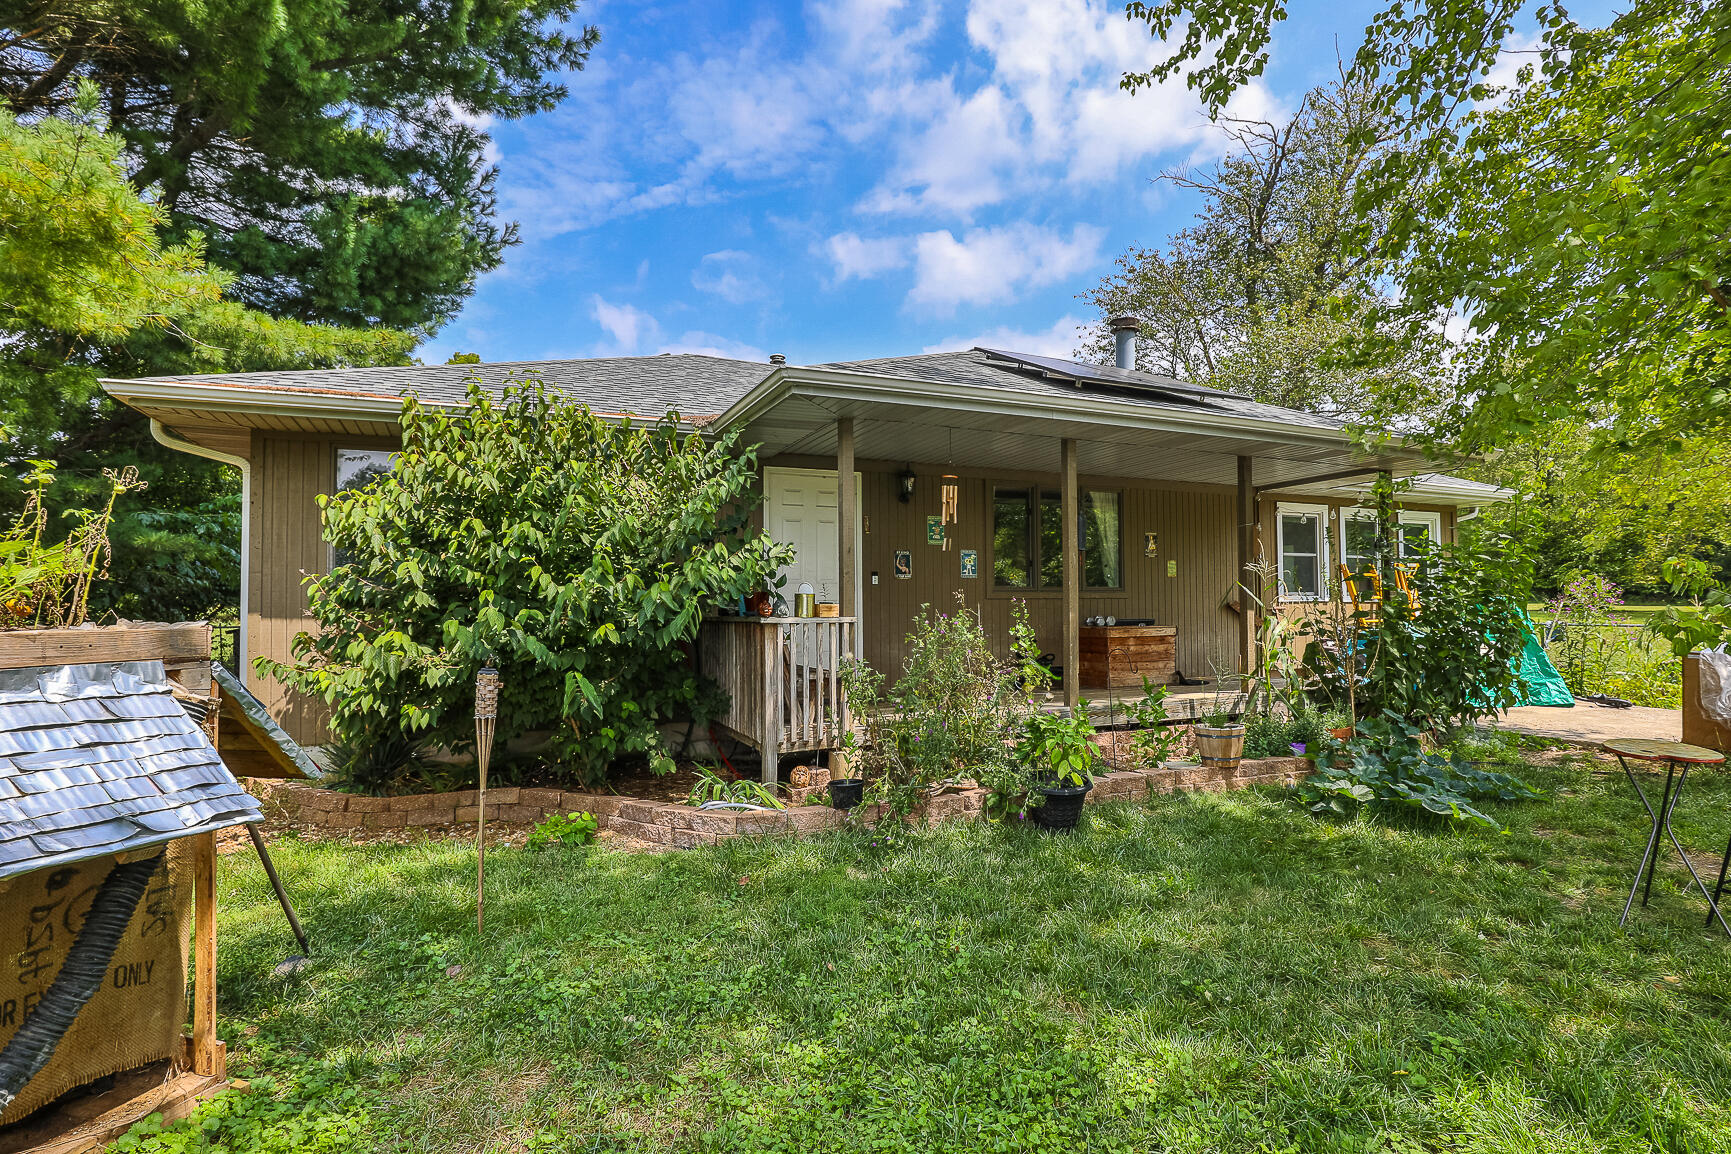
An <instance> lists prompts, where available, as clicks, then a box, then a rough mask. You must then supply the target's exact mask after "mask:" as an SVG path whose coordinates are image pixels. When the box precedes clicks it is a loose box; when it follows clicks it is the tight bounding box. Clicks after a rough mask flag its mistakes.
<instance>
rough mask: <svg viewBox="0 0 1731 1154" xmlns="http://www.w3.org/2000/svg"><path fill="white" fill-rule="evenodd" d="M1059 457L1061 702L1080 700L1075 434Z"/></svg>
mask: <svg viewBox="0 0 1731 1154" xmlns="http://www.w3.org/2000/svg"><path fill="white" fill-rule="evenodd" d="M1059 455H1060V458H1061V459H1062V461H1063V465H1062V468H1063V472H1064V484H1063V493H1064V498H1063V500H1064V504H1063V510H1064V533H1063V543H1064V704H1065V705H1067V706H1069V707H1070V708H1071V709H1075V708H1076V707H1077V705H1078V704H1079V703H1080V702H1081V700H1082V541H1081V539H1080V537H1079V536H1078V534H1077V530H1078V529H1080V528H1081V509H1082V504H1081V493H1080V492H1079V491H1078V490H1077V488H1076V438H1074V437H1065V438H1064V440H1063V445H1062V447H1061V452H1060V454H1059Z"/></svg>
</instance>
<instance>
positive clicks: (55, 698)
mask: <svg viewBox="0 0 1731 1154" xmlns="http://www.w3.org/2000/svg"><path fill="white" fill-rule="evenodd" d="M0 698H3V699H4V704H3V705H0V724H5V725H7V726H8V727H9V728H8V730H7V731H6V732H3V733H0V741H3V742H4V743H5V744H4V745H3V746H0V748H4V749H5V750H6V751H7V753H6V755H4V756H0V837H3V838H4V839H5V840H3V841H0V878H6V877H10V876H13V875H15V874H20V873H25V872H28V871H31V870H35V869H42V868H47V867H48V866H52V865H59V864H63V863H66V862H70V861H78V860H81V859H83V858H87V857H95V856H98V855H100V854H108V853H115V852H118V851H120V850H126V849H137V848H144V847H146V846H151V845H156V844H158V843H160V842H163V841H168V840H172V839H174V838H178V837H184V836H186V835H188V834H193V833H203V832H206V831H209V830H215V829H223V828H226V827H228V826H233V825H241V824H244V823H246V822H252V821H257V820H259V818H260V816H261V815H260V813H259V808H258V803H257V802H256V801H255V800H254V799H253V798H252V797H251V796H250V795H249V794H247V792H246V791H245V790H243V789H242V788H241V786H240V783H239V782H237V781H236V780H235V779H234V776H233V775H232V774H230V773H229V772H228V769H227V768H226V767H225V766H224V765H223V764H222V761H221V759H220V758H218V756H217V753H216V750H215V749H213V748H212V747H211V745H210V742H209V740H208V739H207V738H206V737H205V735H204V733H203V732H202V731H201V730H199V729H198V728H197V726H196V725H195V724H194V722H193V721H192V719H191V718H189V717H188V716H187V715H186V713H185V712H184V711H183V710H182V709H181V708H180V706H179V704H178V703H177V702H176V701H175V699H174V696H173V693H172V691H171V690H170V688H169V684H168V681H167V678H166V677H165V676H164V675H163V672H162V666H161V665H160V664H159V663H154V662H144V663H129V664H114V665H82V666H62V667H56V668H52V669H38V670H11V671H6V672H5V675H4V676H3V677H0ZM14 750H15V751H16V752H12V751H14Z"/></svg>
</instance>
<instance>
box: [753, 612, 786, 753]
mask: <svg viewBox="0 0 1731 1154" xmlns="http://www.w3.org/2000/svg"><path fill="white" fill-rule="evenodd" d="M759 640H760V643H761V644H762V646H763V744H762V745H761V746H760V747H759V748H758V753H759V754H760V755H761V756H762V758H763V773H762V774H761V775H760V776H761V777H762V778H763V784H765V785H774V784H775V780H776V774H777V773H778V772H779V771H780V763H781V722H782V713H781V691H782V687H783V686H784V685H785V684H786V680H787V677H788V671H787V670H786V669H785V668H784V667H783V665H784V663H783V662H782V659H781V654H782V646H781V625H780V624H778V623H776V622H771V621H766V622H764V623H763V626H762V628H761V630H760V631H759Z"/></svg>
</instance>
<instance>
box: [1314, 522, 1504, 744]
mask: <svg viewBox="0 0 1731 1154" xmlns="http://www.w3.org/2000/svg"><path fill="white" fill-rule="evenodd" d="M1378 554H1379V555H1378V557H1377V559H1376V561H1375V563H1376V564H1378V565H1380V566H1382V567H1383V569H1384V571H1385V572H1386V573H1388V574H1389V578H1388V579H1387V580H1386V581H1385V582H1384V593H1385V597H1384V600H1383V602H1382V604H1381V605H1380V606H1379V617H1380V620H1378V621H1377V622H1376V623H1375V624H1374V625H1373V624H1372V623H1371V621H1370V620H1369V619H1368V612H1358V613H1354V612H1352V611H1351V610H1350V609H1349V608H1347V607H1346V606H1344V605H1342V603H1341V602H1340V601H1338V600H1336V601H1333V602H1331V603H1325V606H1324V607H1323V608H1322V609H1321V611H1319V612H1317V613H1315V614H1313V615H1312V616H1311V617H1309V618H1308V619H1307V620H1306V621H1305V622H1304V626H1303V631H1304V632H1305V633H1307V634H1309V635H1310V636H1311V638H1312V640H1311V642H1310V643H1309V644H1308V645H1307V646H1306V648H1305V654H1304V665H1305V667H1306V668H1307V669H1308V670H1309V671H1310V673H1311V674H1312V676H1313V677H1314V678H1315V679H1316V680H1315V684H1314V688H1313V690H1312V696H1313V697H1314V698H1316V699H1317V701H1318V703H1319V704H1321V705H1323V706H1324V707H1325V708H1329V709H1337V710H1344V711H1346V712H1347V713H1349V714H1351V715H1352V716H1355V717H1357V718H1367V717H1371V718H1374V717H1380V716H1382V715H1383V714H1385V713H1392V714H1393V715H1394V716H1396V717H1399V718H1402V719H1403V720H1405V721H1407V722H1410V723H1412V724H1413V725H1415V726H1417V727H1418V728H1420V729H1426V730H1433V731H1437V732H1447V731H1452V730H1455V729H1457V728H1461V727H1464V726H1467V725H1469V724H1471V723H1472V722H1473V721H1474V720H1476V719H1477V718H1480V717H1484V716H1487V715H1489V714H1493V713H1495V712H1496V711H1498V710H1499V709H1504V708H1507V707H1508V706H1509V705H1511V704H1513V703H1514V701H1515V700H1516V697H1517V689H1518V686H1519V682H1520V654H1521V650H1522V648H1523V647H1524V645H1525V643H1526V636H1525V622H1524V610H1525V606H1526V603H1527V594H1528V591H1529V590H1530V588H1531V585H1532V564H1531V561H1530V559H1529V558H1528V557H1527V555H1526V554H1525V553H1524V552H1523V551H1522V550H1521V549H1520V547H1519V545H1518V544H1517V543H1516V542H1515V541H1514V540H1512V539H1510V538H1507V537H1501V536H1498V537H1490V538H1486V539H1484V540H1478V539H1474V540H1472V541H1469V542H1463V543H1460V544H1454V545H1444V546H1441V547H1438V548H1433V549H1421V551H1420V553H1419V555H1418V556H1417V557H1416V558H1414V559H1413V561H1412V562H1411V564H1410V569H1409V574H1410V576H1409V584H1410V589H1411V592H1410V595H1407V594H1403V593H1401V592H1400V591H1399V589H1398V588H1397V586H1396V582H1395V581H1394V580H1393V576H1392V575H1393V572H1394V562H1393V559H1392V551H1391V550H1388V548H1387V544H1386V543H1384V542H1379V543H1378Z"/></svg>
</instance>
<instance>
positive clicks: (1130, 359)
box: [1106, 313, 1142, 370]
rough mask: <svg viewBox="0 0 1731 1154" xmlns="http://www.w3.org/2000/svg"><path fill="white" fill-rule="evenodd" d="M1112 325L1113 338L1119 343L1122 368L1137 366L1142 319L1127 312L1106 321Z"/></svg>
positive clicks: (1118, 353)
mask: <svg viewBox="0 0 1731 1154" xmlns="http://www.w3.org/2000/svg"><path fill="white" fill-rule="evenodd" d="M1106 323H1107V324H1108V325H1110V326H1111V327H1112V339H1113V340H1115V341H1116V342H1117V344H1118V352H1117V357H1116V361H1117V365H1118V367H1119V368H1121V369H1132V370H1133V369H1135V367H1136V332H1137V330H1139V329H1140V328H1141V327H1142V319H1141V318H1140V317H1137V316H1132V315H1131V314H1129V313H1125V314H1124V315H1123V316H1116V317H1113V318H1112V319H1111V320H1109V321H1107V322H1106Z"/></svg>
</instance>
